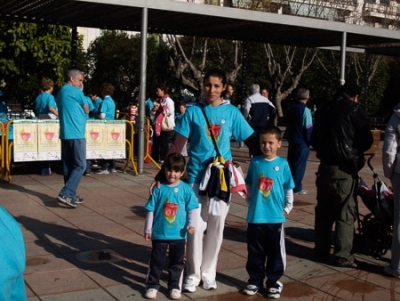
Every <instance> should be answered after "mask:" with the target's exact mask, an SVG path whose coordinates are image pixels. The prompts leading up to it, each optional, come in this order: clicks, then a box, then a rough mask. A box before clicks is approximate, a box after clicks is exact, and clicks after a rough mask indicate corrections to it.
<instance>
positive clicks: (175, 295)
mask: <svg viewBox="0 0 400 301" xmlns="http://www.w3.org/2000/svg"><path fill="white" fill-rule="evenodd" d="M169 298H170V299H172V300H178V299H180V298H181V291H180V290H178V289H176V288H173V289H172V290H171V292H170V293H169Z"/></svg>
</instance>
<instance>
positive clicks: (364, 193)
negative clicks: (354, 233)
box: [357, 155, 394, 257]
mask: <svg viewBox="0 0 400 301" xmlns="http://www.w3.org/2000/svg"><path fill="white" fill-rule="evenodd" d="M373 157H374V155H371V156H370V157H369V158H368V160H367V164H368V166H369V168H370V169H371V171H372V174H373V178H374V184H373V186H372V187H371V188H369V187H368V186H367V184H366V183H365V181H364V180H363V179H362V178H361V177H359V184H358V195H359V196H360V197H361V200H362V202H363V203H364V205H365V206H366V207H367V209H368V210H369V211H370V213H368V214H366V215H364V216H363V215H361V214H360V213H359V212H358V232H359V234H360V235H362V236H363V237H364V239H365V240H364V241H365V242H366V246H365V247H366V249H367V250H368V251H369V252H370V254H371V255H372V256H374V257H380V256H382V255H385V254H386V252H387V250H388V249H390V247H391V244H392V236H393V212H394V204H393V192H392V191H391V190H390V189H389V188H388V187H387V186H386V184H385V183H384V182H382V181H381V179H380V178H379V176H378V174H377V173H376V172H375V170H374V168H373V167H372V165H371V160H372V158H373ZM357 211H358V208H357Z"/></svg>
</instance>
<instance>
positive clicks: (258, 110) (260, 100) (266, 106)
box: [244, 84, 276, 156]
mask: <svg viewBox="0 0 400 301" xmlns="http://www.w3.org/2000/svg"><path fill="white" fill-rule="evenodd" d="M250 93H251V95H250V96H249V97H248V98H247V99H246V101H245V105H244V117H245V118H246V119H247V121H248V122H249V124H250V126H251V127H252V128H253V130H254V135H255V137H256V139H257V141H258V140H259V138H260V130H261V129H263V128H264V127H266V126H267V124H268V121H269V120H270V118H271V117H272V116H273V115H274V114H275V111H276V109H275V106H274V105H273V104H272V102H271V101H270V100H269V99H268V98H266V97H264V96H262V95H261V94H260V86H259V85H258V84H252V85H251V86H250ZM252 155H254V154H252V153H250V156H252Z"/></svg>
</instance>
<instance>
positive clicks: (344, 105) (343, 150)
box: [311, 84, 373, 268]
mask: <svg viewBox="0 0 400 301" xmlns="http://www.w3.org/2000/svg"><path fill="white" fill-rule="evenodd" d="M359 94H360V89H359V88H358V87H357V86H355V85H349V84H346V85H344V86H341V87H340V88H339V89H338V92H337V93H336V94H335V95H334V97H333V99H332V100H330V101H328V102H326V103H324V104H323V105H321V107H320V108H318V110H317V111H316V118H315V122H314V129H313V134H312V138H311V145H312V147H313V148H314V149H315V150H316V151H317V158H319V159H320V160H321V163H320V165H319V168H318V173H317V180H316V185H317V206H316V208H315V251H316V258H317V260H320V261H325V260H327V259H328V257H329V253H330V246H331V240H330V237H331V231H332V225H333V223H335V231H336V238H335V244H334V246H335V248H334V255H335V264H336V265H337V266H341V267H351V268H357V264H356V263H355V261H354V256H353V253H352V249H353V239H354V222H355V220H356V217H357V210H356V201H357V199H356V198H357V186H358V171H359V170H360V169H361V168H362V167H363V164H364V156H363V153H364V152H365V151H366V150H368V149H369V148H370V147H371V145H372V142H373V138H372V134H371V131H370V129H369V127H368V124H367V116H366V114H365V111H364V110H363V108H362V107H361V106H360V105H359V104H358V96H359Z"/></svg>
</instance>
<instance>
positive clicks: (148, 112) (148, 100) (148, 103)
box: [144, 92, 154, 118]
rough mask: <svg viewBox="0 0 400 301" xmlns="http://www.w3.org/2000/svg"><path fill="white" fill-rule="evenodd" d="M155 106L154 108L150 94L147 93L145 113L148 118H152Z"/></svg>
mask: <svg viewBox="0 0 400 301" xmlns="http://www.w3.org/2000/svg"><path fill="white" fill-rule="evenodd" d="M153 106H154V104H153V101H152V100H151V98H150V96H149V92H146V101H145V103H144V113H145V115H146V117H147V118H151V111H152V109H153Z"/></svg>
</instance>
